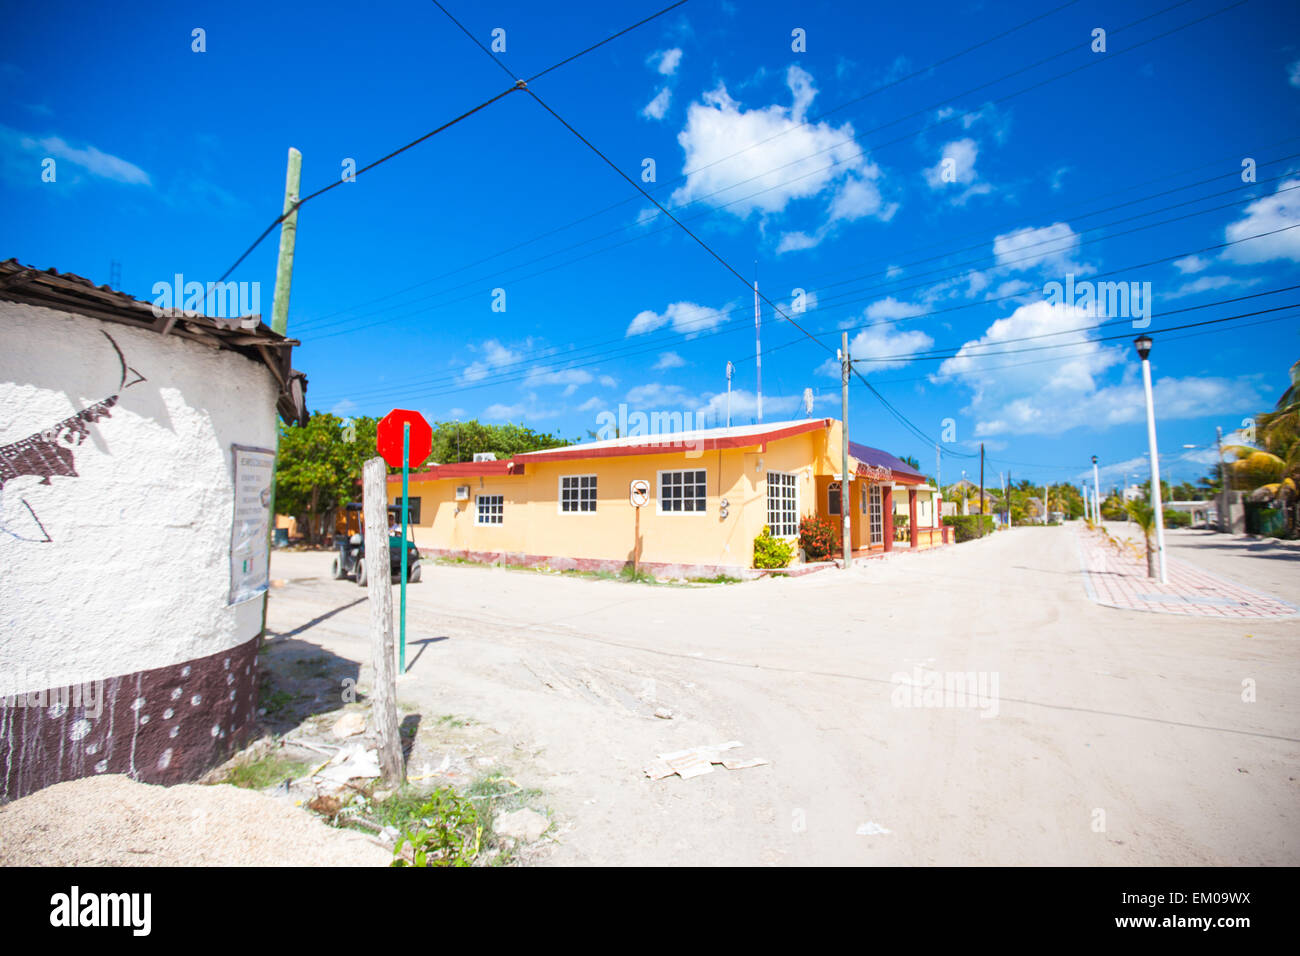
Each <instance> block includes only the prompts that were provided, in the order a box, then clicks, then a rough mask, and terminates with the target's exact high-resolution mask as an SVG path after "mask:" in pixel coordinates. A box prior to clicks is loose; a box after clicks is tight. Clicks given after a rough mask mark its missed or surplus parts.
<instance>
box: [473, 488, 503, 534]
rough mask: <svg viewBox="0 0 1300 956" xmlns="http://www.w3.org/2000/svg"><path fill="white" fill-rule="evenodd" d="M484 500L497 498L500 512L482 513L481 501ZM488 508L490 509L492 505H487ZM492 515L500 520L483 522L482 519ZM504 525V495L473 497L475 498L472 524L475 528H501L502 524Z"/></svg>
mask: <svg viewBox="0 0 1300 956" xmlns="http://www.w3.org/2000/svg"><path fill="white" fill-rule="evenodd" d="M484 498H498V499H500V505H499V507H500V509H501V510H500V511H498V512H491V511H488V512H484V511H483V499H484ZM488 507H489V508H491V507H492V505H491V504H488ZM493 514H495V515H496V516H497V517H498V518H500V520H499V521H484V520H483V519H484V517H492V515H493ZM505 523H506V496H505V495H501V494H495V495H490V494H489V495H475V496H474V524H475V526H476V527H480V528H499V527H501V526H502V525H503V524H505Z"/></svg>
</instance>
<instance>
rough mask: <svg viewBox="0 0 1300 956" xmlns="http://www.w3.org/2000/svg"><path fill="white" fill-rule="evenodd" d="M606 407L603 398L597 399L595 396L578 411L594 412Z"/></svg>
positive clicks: (580, 406) (579, 407)
mask: <svg viewBox="0 0 1300 956" xmlns="http://www.w3.org/2000/svg"><path fill="white" fill-rule="evenodd" d="M604 407H605V400H604V399H603V398H597V397H596V396H595V395H593V396H592V397H591V398H589V399H587V400H586V401H585V402H583V403H582V404H581V405H579V406H578V411H580V412H594V411H595V410H596V409H598V408H604Z"/></svg>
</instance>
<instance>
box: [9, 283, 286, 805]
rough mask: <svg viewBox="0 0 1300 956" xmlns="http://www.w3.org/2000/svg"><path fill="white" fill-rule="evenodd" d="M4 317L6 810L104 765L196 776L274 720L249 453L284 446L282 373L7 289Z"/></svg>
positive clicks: (137, 773)
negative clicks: (267, 694) (256, 591)
mask: <svg viewBox="0 0 1300 956" xmlns="http://www.w3.org/2000/svg"><path fill="white" fill-rule="evenodd" d="M0 327H3V329H4V333H3V335H4V345H3V347H0V615H2V616H3V619H2V621H0V804H3V803H4V802H6V801H8V800H13V799H18V798H21V797H23V796H25V795H26V794H29V793H32V792H33V791H36V790H39V789H41V788H42V787H47V786H50V785H53V784H56V783H59V782H60V781H63V780H70V779H75V778H77V777H83V776H92V775H97V774H105V773H123V774H128V775H130V776H131V777H132V778H133V779H136V780H139V781H141V782H146V783H161V784H169V783H176V782H180V781H183V780H193V779H194V778H195V777H197V776H198V775H200V774H202V773H203V772H205V771H206V770H208V769H210V768H211V767H212V766H214V765H215V764H216V763H218V762H220V761H221V760H223V759H225V758H226V757H227V756H229V754H230V752H231V751H232V750H233V749H235V748H237V747H239V746H241V745H242V743H243V742H244V741H245V740H246V738H247V736H248V734H249V733H250V732H251V731H252V730H253V729H254V727H255V726H256V709H257V648H258V645H259V633H260V631H261V602H260V601H256V600H248V601H244V602H242V603H239V604H236V605H233V606H232V605H230V604H228V598H229V594H230V584H231V581H230V566H229V564H228V560H227V559H228V555H229V549H230V546H231V541H232V518H234V517H235V510H236V509H235V504H236V503H235V501H233V500H232V492H234V491H235V486H236V485H235V481H234V479H235V477H236V476H235V475H234V473H233V468H232V462H231V448H232V446H235V445H245V446H251V447H254V448H259V449H268V448H273V447H274V441H275V429H276V417H275V402H276V396H277V394H278V383H277V381H276V379H275V378H274V376H273V375H272V374H271V373H270V371H269V370H268V369H267V368H266V366H265V365H264V364H263V363H261V362H258V361H254V360H252V359H251V358H249V357H248V356H245V355H242V354H239V353H237V352H234V351H232V350H226V349H215V348H211V347H210V346H209V345H207V344H200V343H196V342H194V341H190V340H187V339H183V338H178V337H176V336H171V335H160V334H158V333H156V332H154V331H152V330H150V329H148V328H147V327H142V328H138V329H137V328H132V327H131V326H130V325H129V324H123V323H109V322H107V321H105V320H102V319H99V318H96V317H93V316H84V315H79V314H72V313H62V312H60V311H59V310H57V309H52V308H45V307H40V306H33V305H28V304H23V303H14V302H11V301H9V300H5V299H0ZM146 376H147V384H143V385H141V384H140V383H142V382H146ZM83 406H85V407H83ZM77 409H80V411H77ZM266 470H269V469H266ZM255 484H256V486H257V487H256V492H257V493H256V494H255V495H251V496H252V497H255V498H256V500H257V505H258V506H259V508H260V507H261V505H262V502H261V493H260V492H261V486H262V484H263V483H262V482H256V483H255ZM25 557H30V558H35V559H36V560H24V558H25ZM241 569H242V562H241ZM249 570H250V571H251V570H252V566H251V565H250V569H249ZM259 570H260V569H259ZM263 573H264V572H263Z"/></svg>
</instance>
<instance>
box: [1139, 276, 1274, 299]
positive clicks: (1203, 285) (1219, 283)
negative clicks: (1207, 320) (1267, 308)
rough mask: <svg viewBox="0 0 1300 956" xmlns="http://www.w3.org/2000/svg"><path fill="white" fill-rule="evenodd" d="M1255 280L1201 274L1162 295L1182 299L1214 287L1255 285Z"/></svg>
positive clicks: (1167, 297) (1166, 297)
mask: <svg viewBox="0 0 1300 956" xmlns="http://www.w3.org/2000/svg"><path fill="white" fill-rule="evenodd" d="M1255 281H1258V280H1254V281H1251V282H1243V281H1242V280H1240V279H1233V278H1231V277H1230V276H1201V277H1200V278H1199V279H1193V280H1192V281H1191V282H1184V283H1183V284H1182V285H1180V286H1179V287H1178V288H1177V289H1174V290H1173V291H1172V292H1166V293H1164V294H1163V295H1162V296H1161V297H1162V298H1165V299H1181V298H1183V297H1185V296H1189V295H1196V293H1198V292H1209V291H1211V290H1213V289H1223V288H1227V287H1228V286H1232V285H1253V284H1254V282H1255Z"/></svg>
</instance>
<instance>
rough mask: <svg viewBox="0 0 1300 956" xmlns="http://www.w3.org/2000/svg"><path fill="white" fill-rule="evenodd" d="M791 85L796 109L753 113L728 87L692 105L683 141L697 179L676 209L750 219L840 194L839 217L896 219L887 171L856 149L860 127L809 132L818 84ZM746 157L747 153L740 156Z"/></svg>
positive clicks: (678, 197)
mask: <svg viewBox="0 0 1300 956" xmlns="http://www.w3.org/2000/svg"><path fill="white" fill-rule="evenodd" d="M786 85H787V86H788V88H789V90H790V94H791V105H790V106H788V107H786V106H779V105H775V104H773V105H771V106H767V107H763V108H758V109H750V110H746V109H744V108H743V107H742V106H741V105H740V104H739V103H737V102H736V101H735V100H733V99H732V98H731V96H730V95H728V93H727V90H726V87H725V86H721V85H719V86H718V87H717V89H715V90H713V91H712V92H709V93H706V94H705V95H704V97H703V99H702V101H701V102H698V103H692V104H691V105H690V107H689V109H688V110H687V120H686V126H685V128H684V129H683V130H682V131H681V133H679V134H678V136H677V140H678V142H679V143H681V145H682V149H683V150H684V151H685V154H686V155H685V164H684V168H685V170H688V171H689V172H687V175H686V181H685V182H684V183H683V184H682V185H681V186H680V187H679V188H678V189H677V190H676V191H675V192H674V193H673V201H674V202H675V203H678V204H684V203H690V202H695V201H697V200H699V201H702V202H706V203H708V204H709V205H712V206H716V207H723V206H725V208H726V210H727V211H728V212H730V213H731V214H733V215H735V216H738V217H739V218H741V219H745V218H747V217H748V216H749V215H750V214H751V213H753V212H755V211H757V212H759V213H760V214H774V213H779V212H782V211H784V210H785V208H786V206H788V205H789V204H790V203H791V202H792V201H794V200H796V199H807V198H810V197H813V196H817V195H820V194H821V193H823V192H824V191H827V190H832V191H833V193H832V196H831V204H832V207H833V212H832V215H833V216H837V217H839V218H844V219H850V218H853V219H856V218H861V217H862V216H867V215H876V216H882V217H887V216H889V215H892V214H893V207H890V206H886V205H885V204H884V203H883V201H882V200H881V198H880V194H879V190H878V189H876V187H875V185H874V183H873V181H874V180H875V179H877V178H878V177H879V176H880V168H879V167H878V166H876V165H874V164H872V163H870V162H869V161H868V160H867V158H866V156H865V154H864V153H863V152H862V150H861V148H860V147H859V146H858V144H857V143H856V142H855V141H854V132H853V126H852V124H849V123H846V124H844V125H843V126H840V127H838V128H837V127H833V126H831V125H830V124H829V123H807V124H805V122H804V117H805V113H806V111H807V109H808V107H809V105H810V104H811V103H812V100H813V97H815V96H816V95H817V90H816V88H815V87H814V86H813V80H812V76H811V75H810V74H808V73H807V72H805V71H804V70H802V69H800V68H799V67H798V66H792V67H790V69H789V70H788V71H787V73H786ZM741 149H743V150H744V152H740V153H737V150H741ZM819 238H820V237H819Z"/></svg>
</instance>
